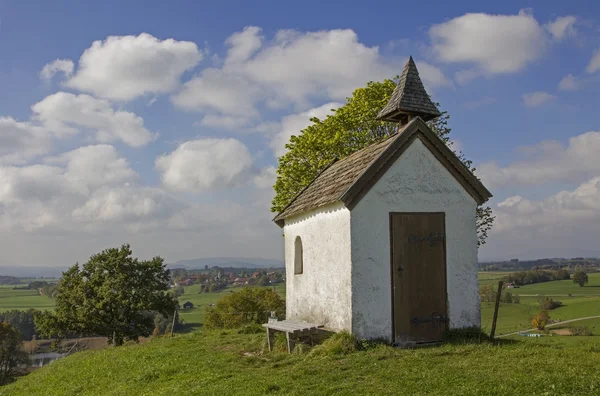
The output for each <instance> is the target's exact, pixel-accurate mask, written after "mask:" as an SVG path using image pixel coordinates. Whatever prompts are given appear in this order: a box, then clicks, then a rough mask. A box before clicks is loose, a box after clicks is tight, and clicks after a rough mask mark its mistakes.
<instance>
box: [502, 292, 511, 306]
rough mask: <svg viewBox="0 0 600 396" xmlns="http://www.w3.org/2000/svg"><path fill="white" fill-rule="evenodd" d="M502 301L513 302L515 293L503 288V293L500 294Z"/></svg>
mask: <svg viewBox="0 0 600 396" xmlns="http://www.w3.org/2000/svg"><path fill="white" fill-rule="evenodd" d="M500 302H501V303H505V304H512V303H514V299H513V295H512V293H511V292H509V291H507V290H503V291H502V293H501V294H500Z"/></svg>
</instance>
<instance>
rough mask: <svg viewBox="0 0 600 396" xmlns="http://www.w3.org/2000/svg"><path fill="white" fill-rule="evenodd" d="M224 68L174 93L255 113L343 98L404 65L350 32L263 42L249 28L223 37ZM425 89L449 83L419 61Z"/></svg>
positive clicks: (190, 106) (208, 107) (226, 111)
mask: <svg viewBox="0 0 600 396" xmlns="http://www.w3.org/2000/svg"><path fill="white" fill-rule="evenodd" d="M226 43H227V45H228V46H229V50H228V53H227V56H226V60H225V62H224V65H223V67H222V68H209V69H205V70H203V71H202V72H201V73H200V74H199V75H197V76H196V77H194V78H192V79H191V80H190V81H188V82H186V83H185V85H184V87H183V89H182V90H181V91H180V92H178V93H177V94H175V95H174V96H173V97H172V101H173V103H174V104H175V105H176V106H177V107H179V108H182V109H185V110H199V111H205V112H207V111H208V112H217V113H220V115H226V116H237V117H247V118H249V119H250V118H252V117H256V116H257V114H258V109H257V106H259V105H260V104H264V105H265V106H266V107H267V108H270V109H281V108H285V107H287V106H289V105H295V106H296V107H298V108H299V109H306V108H309V107H310V105H311V103H312V102H313V100H315V99H321V100H323V99H325V100H336V101H337V100H344V99H345V98H346V97H348V96H350V94H351V93H352V91H353V90H354V89H356V88H358V87H361V86H364V84H365V83H366V82H367V81H369V80H381V79H383V78H391V77H393V76H394V75H396V74H398V73H400V71H401V69H402V66H403V63H401V62H397V61H389V60H387V59H385V58H383V57H382V56H381V55H380V53H379V49H378V47H368V46H366V45H364V44H362V43H361V42H360V41H359V39H358V36H357V35H356V33H355V32H354V31H352V30H323V31H318V32H308V33H301V32H298V31H294V30H280V31H278V32H277V33H276V35H275V37H274V38H273V39H272V40H269V41H265V40H264V39H263V37H262V36H261V35H260V29H259V28H256V27H247V28H245V29H244V30H243V31H242V32H239V33H235V34H234V35H232V36H231V37H230V38H229V39H228V40H227V42H226ZM418 67H419V69H420V73H421V77H422V79H423V81H424V84H425V85H426V86H427V88H429V89H431V88H434V87H438V86H443V85H449V84H450V82H449V80H448V79H447V78H446V77H445V76H444V74H443V73H442V72H441V71H440V70H439V69H438V68H436V67H435V66H433V65H430V64H428V63H426V62H418Z"/></svg>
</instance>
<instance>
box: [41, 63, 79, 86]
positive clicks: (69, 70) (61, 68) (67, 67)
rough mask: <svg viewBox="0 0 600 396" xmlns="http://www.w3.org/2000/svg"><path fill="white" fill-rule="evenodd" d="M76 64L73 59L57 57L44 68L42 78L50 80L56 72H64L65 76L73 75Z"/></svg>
mask: <svg viewBox="0 0 600 396" xmlns="http://www.w3.org/2000/svg"><path fill="white" fill-rule="evenodd" d="M74 67H75V66H74V64H73V61H72V60H71V59H56V60H55V61H52V62H50V63H48V64H46V65H44V67H43V68H42V71H41V72H40V78H41V79H42V80H44V81H50V80H51V79H52V77H54V75H55V74H56V73H59V72H60V73H63V74H64V76H65V77H67V78H68V77H71V75H72V74H73V69H74Z"/></svg>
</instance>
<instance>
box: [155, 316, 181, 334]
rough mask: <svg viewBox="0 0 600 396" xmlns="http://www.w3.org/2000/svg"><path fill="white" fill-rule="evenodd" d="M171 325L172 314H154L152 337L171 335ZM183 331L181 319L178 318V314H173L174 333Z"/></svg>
mask: <svg viewBox="0 0 600 396" xmlns="http://www.w3.org/2000/svg"><path fill="white" fill-rule="evenodd" d="M172 325H173V314H172V313H171V314H170V315H167V316H164V315H161V314H156V315H155V316H154V331H153V332H152V335H153V336H158V335H163V334H169V333H171V326H172ZM181 329H183V319H181V317H180V316H179V312H175V331H180V330H181Z"/></svg>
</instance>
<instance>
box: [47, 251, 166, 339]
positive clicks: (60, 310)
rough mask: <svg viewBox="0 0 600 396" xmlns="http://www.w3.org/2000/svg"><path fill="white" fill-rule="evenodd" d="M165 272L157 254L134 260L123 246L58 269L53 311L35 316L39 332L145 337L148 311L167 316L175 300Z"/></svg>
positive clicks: (149, 330)
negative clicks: (147, 259) (59, 270)
mask: <svg viewBox="0 0 600 396" xmlns="http://www.w3.org/2000/svg"><path fill="white" fill-rule="evenodd" d="M168 288H169V271H168V270H167V269H166V265H165V264H164V262H163V259H162V258H160V257H155V258H153V259H152V260H150V261H139V260H138V259H137V258H133V257H132V251H131V249H130V246H129V245H123V246H121V247H120V248H112V249H107V250H104V251H102V252H101V253H99V254H95V255H93V256H92V257H90V259H89V261H88V262H87V263H85V264H84V265H83V266H82V268H80V267H79V265H78V264H76V265H74V266H73V267H71V268H69V269H68V270H67V271H65V272H64V273H63V277H62V279H61V282H60V285H59V288H58V296H57V297H56V309H55V312H54V313H48V312H45V313H43V314H41V315H38V316H37V317H36V326H37V327H38V329H39V330H40V331H41V332H42V334H43V335H45V336H48V337H51V336H57V337H65V336H67V335H68V334H71V333H76V334H82V335H103V336H107V337H109V338H110V339H111V340H113V336H114V340H113V341H114V342H115V343H116V344H117V345H120V344H122V343H123V341H124V340H137V339H138V338H139V337H140V336H148V335H150V334H151V333H152V330H153V327H154V318H153V315H152V314H151V312H158V313H160V314H163V315H168V314H170V313H172V312H173V310H174V309H175V304H176V300H175V299H174V298H173V296H172V295H170V294H168V293H167V291H168Z"/></svg>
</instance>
